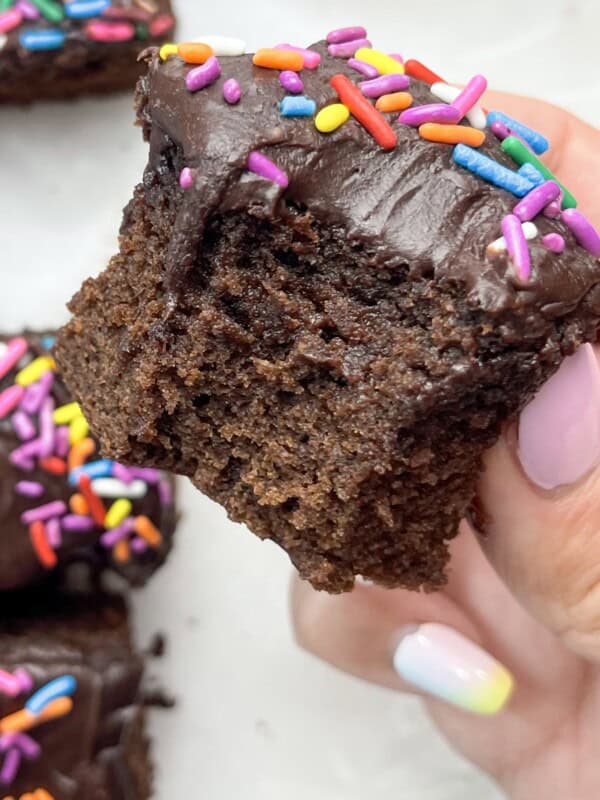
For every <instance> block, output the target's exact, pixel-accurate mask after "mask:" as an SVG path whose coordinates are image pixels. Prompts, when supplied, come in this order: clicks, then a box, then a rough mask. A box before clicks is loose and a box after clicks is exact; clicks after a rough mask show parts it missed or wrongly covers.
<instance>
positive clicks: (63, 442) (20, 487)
mask: <svg viewBox="0 0 600 800" xmlns="http://www.w3.org/2000/svg"><path fill="white" fill-rule="evenodd" d="M53 343H54V336H52V335H51V334H48V335H44V334H34V333H29V332H25V333H23V334H21V335H18V336H14V337H9V336H3V335H0V591H2V590H7V589H16V588H19V587H23V586H26V585H28V584H31V583H34V582H36V581H38V580H40V579H42V578H43V577H44V576H48V575H49V574H51V573H53V572H54V571H55V570H57V569H58V570H59V571H60V570H61V569H63V568H65V567H66V566H68V565H70V564H73V563H75V562H85V563H86V564H88V565H89V567H90V570H91V572H92V573H96V574H97V573H100V572H101V571H103V570H104V569H105V568H108V567H110V568H111V569H112V570H115V571H117V572H119V573H120V574H121V575H122V576H123V577H124V578H126V580H128V581H129V582H130V583H132V584H134V585H141V584H143V583H145V582H146V580H148V578H150V576H151V575H152V573H153V572H154V571H155V570H156V569H157V568H158V567H159V566H160V565H161V564H162V563H163V562H164V560H165V558H166V557H167V555H168V553H169V551H170V549H171V547H172V543H173V535H174V532H175V525H176V511H175V504H174V489H175V485H174V480H173V478H172V477H171V476H168V475H166V474H165V473H163V472H160V471H158V470H147V469H146V470H144V469H142V470H140V469H134V468H127V467H125V466H123V465H121V464H116V463H113V462H112V461H110V460H109V459H104V458H102V457H101V455H100V453H99V450H98V443H97V440H96V439H94V438H93V437H91V436H90V435H89V434H88V426H87V423H86V421H85V418H84V417H83V415H82V414H81V409H80V408H79V406H78V405H77V404H76V403H74V402H73V399H72V397H71V396H70V395H69V393H68V391H67V389H66V388H65V386H64V384H63V383H62V381H61V380H60V378H59V377H58V375H56V373H55V366H54V360H53V358H52V356H51V355H50V349H51V347H52V345H53Z"/></svg>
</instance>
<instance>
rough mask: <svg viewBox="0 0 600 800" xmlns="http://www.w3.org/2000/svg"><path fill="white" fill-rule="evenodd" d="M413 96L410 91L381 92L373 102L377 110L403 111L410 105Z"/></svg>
mask: <svg viewBox="0 0 600 800" xmlns="http://www.w3.org/2000/svg"><path fill="white" fill-rule="evenodd" d="M412 101H413V96H412V94H411V93H410V92H393V94H382V95H381V97H380V98H378V100H377V102H376V103H375V108H376V109H377V110H378V111H383V112H390V111H404V110H405V109H406V108H409V107H410V106H411V105H412Z"/></svg>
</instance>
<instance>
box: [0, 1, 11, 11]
mask: <svg viewBox="0 0 600 800" xmlns="http://www.w3.org/2000/svg"><path fill="white" fill-rule="evenodd" d="M12 4H13V0H0V11H8V9H9V8H11V6H12Z"/></svg>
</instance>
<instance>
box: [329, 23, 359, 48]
mask: <svg viewBox="0 0 600 800" xmlns="http://www.w3.org/2000/svg"><path fill="white" fill-rule="evenodd" d="M366 38H367V31H366V29H365V28H363V27H362V26H360V25H355V26H354V27H348V28H338V29H337V30H335V31H330V32H329V33H328V34H327V44H343V43H344V42H352V41H354V40H355V39H366Z"/></svg>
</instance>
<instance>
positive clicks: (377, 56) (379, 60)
mask: <svg viewBox="0 0 600 800" xmlns="http://www.w3.org/2000/svg"><path fill="white" fill-rule="evenodd" d="M354 58H357V59H358V60H359V61H366V63H367V64H370V65H371V66H372V67H375V69H376V70H379V74H380V75H394V74H400V75H403V74H404V64H401V63H400V62H399V61H396V59H395V58H392V57H391V56H387V55H386V54H385V53H380V52H379V50H372V49H371V48H370V47H361V48H360V50H357V51H356V53H355V54H354Z"/></svg>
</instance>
